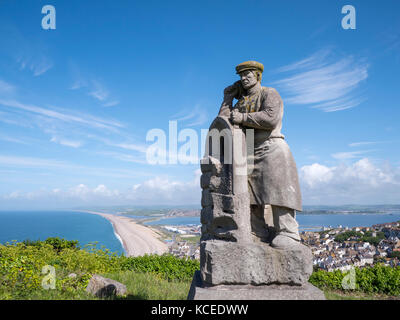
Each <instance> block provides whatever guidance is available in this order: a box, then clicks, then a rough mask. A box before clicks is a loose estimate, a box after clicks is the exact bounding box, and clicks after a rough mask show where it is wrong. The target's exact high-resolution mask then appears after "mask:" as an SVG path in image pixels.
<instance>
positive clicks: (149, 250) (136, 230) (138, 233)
mask: <svg viewBox="0 0 400 320" xmlns="http://www.w3.org/2000/svg"><path fill="white" fill-rule="evenodd" d="M85 212H88V213H92V214H97V215H99V216H102V217H104V218H106V219H107V220H108V221H110V222H111V224H112V225H113V228H114V231H115V233H116V234H117V235H118V236H119V237H120V239H121V240H122V245H123V247H124V250H125V253H126V256H134V257H136V256H143V255H145V254H163V253H165V252H167V251H168V247H167V245H166V244H165V243H164V242H163V241H161V240H160V234H159V233H157V232H156V231H154V230H153V229H151V228H149V227H145V226H143V225H140V224H137V223H136V222H134V220H133V219H131V218H129V217H122V216H117V215H114V214H109V213H102V212H95V211H85Z"/></svg>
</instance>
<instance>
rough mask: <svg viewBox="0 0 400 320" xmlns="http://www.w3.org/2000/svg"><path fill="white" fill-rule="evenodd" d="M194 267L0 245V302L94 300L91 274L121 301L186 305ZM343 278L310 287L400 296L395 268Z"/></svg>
mask: <svg viewBox="0 0 400 320" xmlns="http://www.w3.org/2000/svg"><path fill="white" fill-rule="evenodd" d="M44 266H52V267H54V269H55V289H45V288H44V287H43V284H46V282H44V281H45V279H46V276H48V274H47V271H46V270H45V271H46V273H44V274H42V270H43V267H44ZM199 267H200V266H199V262H198V261H196V260H190V259H181V258H177V257H174V256H172V255H169V254H165V255H162V256H159V255H145V256H142V257H125V256H123V255H117V254H115V253H111V252H110V251H109V250H107V249H104V248H101V249H98V248H96V245H89V246H85V247H84V248H80V247H79V244H78V242H77V241H68V240H64V239H59V238H49V239H47V240H45V241H29V240H27V241H24V242H20V243H17V242H13V243H8V244H5V245H0V300H4V299H97V298H96V297H94V296H92V295H90V294H88V293H86V291H85V288H86V286H87V284H88V282H89V280H90V278H91V276H92V275H93V274H95V273H96V274H100V275H103V276H105V277H108V278H111V279H114V280H117V281H120V282H122V283H124V284H125V285H126V286H127V289H128V294H127V296H126V297H123V298H124V299H152V300H160V299H171V300H174V299H186V296H187V293H188V291H189V287H190V283H191V280H192V277H193V274H194V272H195V271H196V270H198V269H199ZM71 273H74V274H75V275H74V276H73V277H71V276H70V275H71ZM346 276H347V275H346V273H343V272H341V271H339V270H338V271H334V272H327V271H324V270H316V271H314V272H313V274H312V275H311V277H310V280H309V281H310V282H311V283H312V284H313V285H315V286H317V287H318V288H320V289H322V290H324V291H325V292H326V293H327V294H328V297H330V298H332V299H335V297H339V298H340V299H343V298H346V294H348V293H351V295H354V294H356V293H357V292H358V293H360V294H364V295H365V294H371V295H379V297H381V298H382V297H385V296H386V295H390V296H400V267H395V268H392V267H386V266H383V265H380V264H377V265H375V266H374V267H365V268H362V269H360V268H355V278H354V279H355V282H354V289H353V290H344V289H343V280H344V278H345V277H346ZM332 292H333V293H332ZM337 292H339V294H337ZM331 293H332V294H331Z"/></svg>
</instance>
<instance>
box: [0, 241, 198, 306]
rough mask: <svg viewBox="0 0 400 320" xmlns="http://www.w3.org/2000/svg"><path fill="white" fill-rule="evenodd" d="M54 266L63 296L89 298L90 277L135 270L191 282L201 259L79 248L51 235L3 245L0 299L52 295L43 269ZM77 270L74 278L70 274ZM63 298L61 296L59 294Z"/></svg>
mask: <svg viewBox="0 0 400 320" xmlns="http://www.w3.org/2000/svg"><path fill="white" fill-rule="evenodd" d="M46 265H50V266H52V267H54V268H55V272H56V288H57V292H60V293H61V297H63V296H65V297H67V298H68V299H73V298H74V297H76V298H80V297H86V296H87V295H85V291H84V289H85V288H86V286H87V284H88V281H89V279H90V278H91V276H92V275H93V274H94V273H96V274H105V273H118V272H123V271H133V272H136V273H151V274H154V275H156V277H158V278H160V279H165V280H167V281H178V282H179V281H190V280H191V279H192V277H193V274H194V271H195V270H197V269H199V262H198V261H194V260H189V259H180V258H176V257H174V256H172V255H168V254H165V255H162V256H158V255H145V256H143V257H125V256H122V255H118V254H116V253H111V252H110V250H108V249H105V248H101V249H98V248H97V247H96V245H95V244H90V245H87V246H85V248H84V250H83V249H79V246H78V242H77V241H68V240H64V239H59V238H49V239H46V240H45V241H30V240H26V241H24V242H21V243H17V242H13V243H11V244H9V243H7V244H6V245H0V299H27V298H31V297H32V296H39V297H41V296H45V297H53V296H54V292H53V293H52V292H50V291H51V290H49V291H47V293H46V290H45V289H43V288H42V281H43V278H44V277H45V274H42V268H43V267H44V266H46ZM70 273H75V274H76V275H77V276H76V277H74V278H70V277H68V275H69V274H70ZM53 291H54V290H53ZM57 297H58V298H60V296H57Z"/></svg>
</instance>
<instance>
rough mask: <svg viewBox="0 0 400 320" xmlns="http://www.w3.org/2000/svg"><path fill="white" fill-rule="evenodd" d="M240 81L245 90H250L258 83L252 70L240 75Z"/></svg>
mask: <svg viewBox="0 0 400 320" xmlns="http://www.w3.org/2000/svg"><path fill="white" fill-rule="evenodd" d="M240 81H241V83H242V86H243V88H244V89H246V90H247V89H249V88H251V87H253V86H254V85H255V84H256V83H257V75H256V73H255V72H253V71H251V70H245V71H243V72H241V73H240Z"/></svg>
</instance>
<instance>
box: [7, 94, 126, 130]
mask: <svg viewBox="0 0 400 320" xmlns="http://www.w3.org/2000/svg"><path fill="white" fill-rule="evenodd" d="M0 105H3V106H6V107H10V108H16V109H19V110H24V111H27V112H30V113H33V114H37V115H41V116H44V117H46V118H48V119H55V120H60V121H63V122H68V123H78V124H81V125H87V126H90V127H94V128H100V129H107V130H110V131H116V130H117V129H118V128H122V127H123V125H122V124H121V123H119V122H117V121H114V120H108V119H101V118H98V117H94V116H92V115H88V114H82V113H80V114H78V113H76V114H71V113H67V112H66V111H63V110H55V109H48V108H43V107H38V106H35V105H30V104H25V103H21V102H19V101H16V100H5V99H0Z"/></svg>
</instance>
